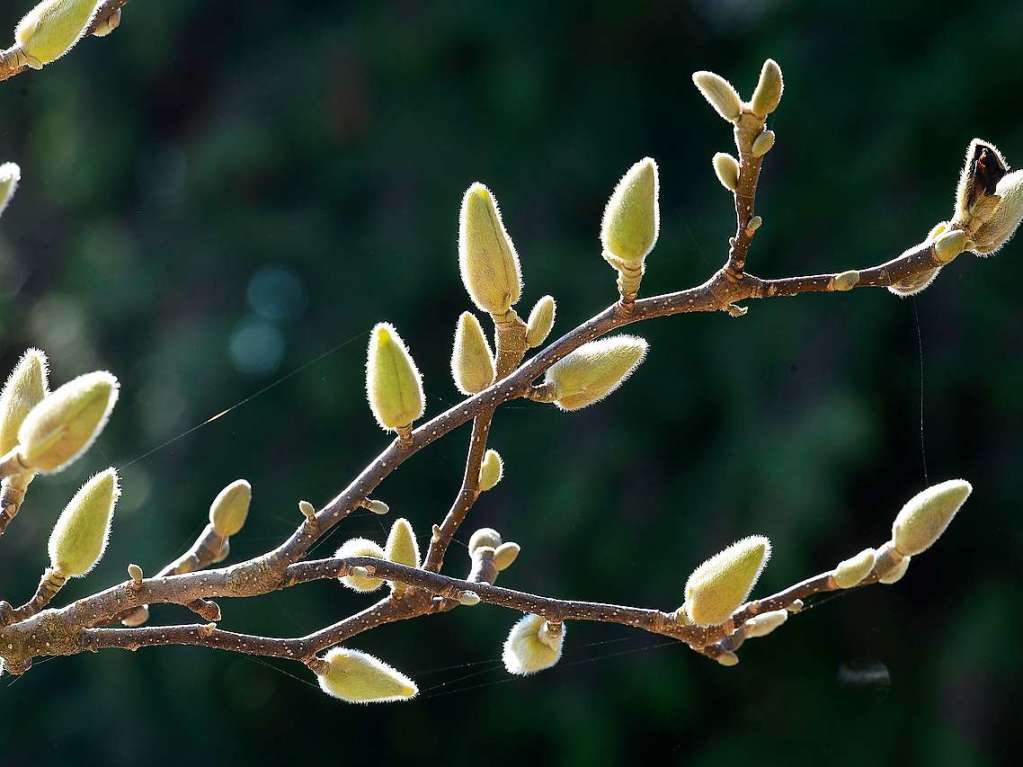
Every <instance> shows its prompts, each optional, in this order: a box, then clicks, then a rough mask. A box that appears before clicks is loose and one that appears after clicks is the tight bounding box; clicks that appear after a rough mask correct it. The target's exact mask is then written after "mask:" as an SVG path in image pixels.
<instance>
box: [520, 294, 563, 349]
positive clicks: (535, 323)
mask: <svg viewBox="0 0 1023 767" xmlns="http://www.w3.org/2000/svg"><path fill="white" fill-rule="evenodd" d="M556 310H557V304H555V303H554V298H553V297H552V296H544V297H543V298H541V299H540V300H539V301H537V302H536V303H535V304H533V309H532V311H530V312H529V319H528V320H526V347H527V348H529V349H535V348H536V347H537V346H539V345H540V344H542V343H543V342H544V341H546V340H547V336H549V335H550V333H551V329H552V328H553V327H554V315H555V313H556Z"/></svg>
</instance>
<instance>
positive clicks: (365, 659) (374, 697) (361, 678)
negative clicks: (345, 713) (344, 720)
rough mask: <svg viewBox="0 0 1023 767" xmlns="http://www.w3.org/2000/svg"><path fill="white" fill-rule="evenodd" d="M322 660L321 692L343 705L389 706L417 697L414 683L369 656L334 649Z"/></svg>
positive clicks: (354, 651)
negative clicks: (323, 663) (374, 704)
mask: <svg viewBox="0 0 1023 767" xmlns="http://www.w3.org/2000/svg"><path fill="white" fill-rule="evenodd" d="M323 659H324V660H325V661H326V662H327V664H328V665H327V670H326V671H325V672H324V673H322V674H318V677H319V680H320V688H321V689H322V690H323V691H324V692H325V693H327V695H330V696H333V697H335V698H340V699H341V700H343V701H344V702H345V703H390V702H393V701H398V700H408V699H410V698H414V697H416V695H417V694H418V693H419V688H418V687H416V683H415V682H413V681H412V680H411V679H409V678H408V677H407V676H405V675H404V674H402V673H401V672H400V671H398V670H396V669H394V668H392V667H391V666H388V665H387V664H386V663H384V662H383V661H382V660H380V659H378V658H374V657H373V656H372V655H369V654H368V653H364V652H360V651H359V650H349V649H347V648H344V647H335V648H334V649H333V650H331V651H330V652H328V653H327V654H326V655H325V656H324V658H323Z"/></svg>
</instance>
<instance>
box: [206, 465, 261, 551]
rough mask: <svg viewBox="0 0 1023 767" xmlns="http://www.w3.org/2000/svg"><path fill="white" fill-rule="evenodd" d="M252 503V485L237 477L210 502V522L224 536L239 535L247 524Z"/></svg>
mask: <svg viewBox="0 0 1023 767" xmlns="http://www.w3.org/2000/svg"><path fill="white" fill-rule="evenodd" d="M251 503H252V485H250V484H249V483H248V482H247V481H246V480H244V479H236V480H235V481H234V482H232V483H231V484H230V485H228V486H227V487H225V488H224V489H223V490H221V491H220V492H219V493H218V494H217V497H216V498H214V499H213V503H211V504H210V524H211V525H213V529H214V530H216V531H217V533H218V534H219V535H221V536H223V537H224V538H230V537H231V536H232V535H237V534H238V531H239V530H241V529H242V527H244V526H245V519H246V518H247V517H248V516H249V504H251Z"/></svg>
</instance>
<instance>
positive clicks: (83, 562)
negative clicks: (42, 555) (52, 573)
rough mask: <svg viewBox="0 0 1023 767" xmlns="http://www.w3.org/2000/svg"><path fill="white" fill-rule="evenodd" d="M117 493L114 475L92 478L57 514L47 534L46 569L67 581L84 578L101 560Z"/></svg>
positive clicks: (115, 475)
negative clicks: (55, 522) (48, 562)
mask: <svg viewBox="0 0 1023 767" xmlns="http://www.w3.org/2000/svg"><path fill="white" fill-rule="evenodd" d="M120 493H121V491H120V488H119V487H118V481H117V471H116V470H114V469H107V470H106V471H103V472H100V473H99V474H97V475H96V476H94V477H92V479H90V480H89V481H88V482H86V483H85V484H84V485H82V488H81V489H80V490H79V491H78V492H77V493H75V497H74V498H72V499H71V501H70V502H69V503H68V505H67V506H66V507H65V508H64V511H62V512H61V514H60V517H59V518H58V519H57V524H56V525H55V526H54V528H53V532H52V533H51V534H50V542H49V554H50V566H51V567H52V568H53V569H54V570H56V571H57V572H59V573H61V574H62V575H64V576H66V577H68V578H80V577H81V576H83V575H86V574H87V573H88V572H89V571H90V570H92V568H93V567H95V566H96V563H97V562H99V560H100V558H101V557H102V556H103V552H104V551H105V550H106V547H107V537H108V536H109V535H110V523H111V520H112V519H113V516H114V506H115V505H116V504H117V498H118V496H119V495H120Z"/></svg>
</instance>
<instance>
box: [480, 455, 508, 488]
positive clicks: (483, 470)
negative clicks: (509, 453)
mask: <svg viewBox="0 0 1023 767" xmlns="http://www.w3.org/2000/svg"><path fill="white" fill-rule="evenodd" d="M503 476H504V461H503V460H502V458H501V454H500V453H498V452H497V451H496V450H487V452H486V453H484V455H483V463H482V465H481V466H480V481H479V488H480V492H486V491H487V490H490V489H491V488H493V487H494V486H495V485H497V483H498V482H500V481H501V477H503Z"/></svg>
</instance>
